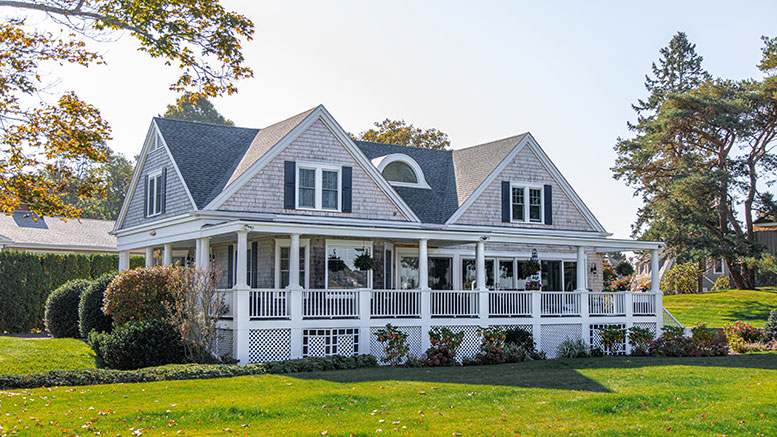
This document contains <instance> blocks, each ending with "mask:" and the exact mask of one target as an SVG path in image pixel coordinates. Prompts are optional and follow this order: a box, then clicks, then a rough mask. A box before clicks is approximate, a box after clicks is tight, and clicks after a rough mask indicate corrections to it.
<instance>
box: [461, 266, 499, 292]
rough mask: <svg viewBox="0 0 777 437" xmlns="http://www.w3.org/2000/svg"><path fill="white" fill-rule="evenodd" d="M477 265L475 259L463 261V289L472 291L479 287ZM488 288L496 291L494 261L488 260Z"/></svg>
mask: <svg viewBox="0 0 777 437" xmlns="http://www.w3.org/2000/svg"><path fill="white" fill-rule="evenodd" d="M477 286H478V285H477V263H476V261H475V259H474V258H462V259H461V288H462V289H464V290H472V289H473V288H475V287H477ZM486 287H487V288H489V289H491V290H493V289H494V260H493V258H487V259H486Z"/></svg>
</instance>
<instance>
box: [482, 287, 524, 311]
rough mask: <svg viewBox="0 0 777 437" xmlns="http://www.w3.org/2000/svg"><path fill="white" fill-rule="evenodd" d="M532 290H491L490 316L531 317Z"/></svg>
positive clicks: (489, 299)
mask: <svg viewBox="0 0 777 437" xmlns="http://www.w3.org/2000/svg"><path fill="white" fill-rule="evenodd" d="M531 301H532V292H530V291H519V290H516V291H503V290H497V291H491V292H489V293H488V315H489V317H531V315H532V307H531Z"/></svg>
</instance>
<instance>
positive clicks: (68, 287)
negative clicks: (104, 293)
mask: <svg viewBox="0 0 777 437" xmlns="http://www.w3.org/2000/svg"><path fill="white" fill-rule="evenodd" d="M91 285H92V283H91V282H89V281H87V280H86V279H75V280H73V281H70V282H66V283H65V284H63V285H62V286H61V287H59V288H57V289H56V290H54V291H53V292H52V293H51V294H50V295H49V297H48V299H46V312H45V315H44V319H45V321H46V330H47V331H48V332H49V334H51V336H52V337H54V338H76V337H78V336H79V334H80V332H79V330H78V304H79V302H80V301H81V293H83V292H84V291H85V290H86V289H88V288H89V287H90V286H91Z"/></svg>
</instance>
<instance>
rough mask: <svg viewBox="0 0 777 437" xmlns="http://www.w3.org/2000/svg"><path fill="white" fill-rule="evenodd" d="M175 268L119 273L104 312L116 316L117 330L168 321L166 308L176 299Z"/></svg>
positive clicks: (143, 269) (154, 268) (150, 268)
mask: <svg viewBox="0 0 777 437" xmlns="http://www.w3.org/2000/svg"><path fill="white" fill-rule="evenodd" d="M172 270H173V267H170V266H156V267H148V268H142V269H134V270H127V271H124V272H122V273H119V274H118V275H117V276H116V278H115V279H114V280H113V281H112V282H111V283H110V284H109V285H108V288H106V290H105V297H104V299H103V312H105V314H107V315H109V316H112V317H113V321H114V323H115V324H116V327H119V326H122V325H124V324H126V323H127V322H130V321H150V320H166V319H167V318H168V317H169V313H168V310H167V307H166V306H165V305H166V304H168V305H169V304H171V303H172V301H173V296H172V294H171V293H170V291H169V289H168V279H169V277H170V273H171V271H172Z"/></svg>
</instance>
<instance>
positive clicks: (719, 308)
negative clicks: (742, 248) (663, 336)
mask: <svg viewBox="0 0 777 437" xmlns="http://www.w3.org/2000/svg"><path fill="white" fill-rule="evenodd" d="M664 307H665V308H666V309H667V310H669V312H670V313H672V315H673V316H675V317H676V318H677V320H679V321H680V323H682V324H683V325H684V326H693V324H694V323H696V322H698V321H702V322H704V323H706V324H707V326H710V327H715V328H722V327H723V325H725V324H726V323H729V322H736V321H737V320H744V321H746V322H748V323H751V324H752V325H754V326H757V327H759V328H760V327H763V326H764V323H766V319H767V318H768V317H769V312H770V311H771V310H772V309H774V308H777V291H776V290H775V287H765V288H763V289H762V290H760V291H755V290H726V291H709V292H706V293H700V294H681V295H675V296H664Z"/></svg>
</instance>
